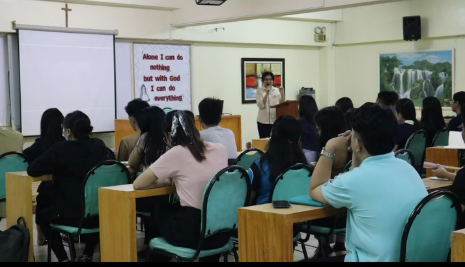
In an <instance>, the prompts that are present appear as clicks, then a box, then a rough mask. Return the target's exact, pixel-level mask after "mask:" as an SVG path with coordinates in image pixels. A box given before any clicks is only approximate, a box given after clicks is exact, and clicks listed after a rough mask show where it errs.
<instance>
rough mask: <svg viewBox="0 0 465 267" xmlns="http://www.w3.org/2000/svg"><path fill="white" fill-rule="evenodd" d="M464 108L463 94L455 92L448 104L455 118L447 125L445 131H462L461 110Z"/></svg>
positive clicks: (464, 98) (464, 96)
mask: <svg viewBox="0 0 465 267" xmlns="http://www.w3.org/2000/svg"><path fill="white" fill-rule="evenodd" d="M463 106H465V92H457V93H455V94H454V97H453V100H452V101H451V102H450V107H451V108H452V111H453V112H455V113H456V114H457V116H456V117H455V118H453V119H452V120H450V121H449V124H447V130H449V131H452V132H461V131H462V113H461V109H462V107H463Z"/></svg>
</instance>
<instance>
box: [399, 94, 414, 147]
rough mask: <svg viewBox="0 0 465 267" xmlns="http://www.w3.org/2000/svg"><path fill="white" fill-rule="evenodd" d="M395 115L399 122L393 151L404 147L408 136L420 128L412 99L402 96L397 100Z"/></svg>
mask: <svg viewBox="0 0 465 267" xmlns="http://www.w3.org/2000/svg"><path fill="white" fill-rule="evenodd" d="M396 117H397V121H398V122H399V123H398V125H397V136H396V146H395V147H394V151H397V150H400V149H404V148H405V145H406V143H407V140H408V139H409V138H410V136H411V135H412V134H413V133H415V132H416V131H418V130H420V123H419V122H418V121H417V113H416V110H415V105H414V104H413V102H412V100H410V99H407V98H402V99H400V100H399V101H397V104H396Z"/></svg>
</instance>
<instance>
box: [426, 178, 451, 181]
mask: <svg viewBox="0 0 465 267" xmlns="http://www.w3.org/2000/svg"><path fill="white" fill-rule="evenodd" d="M430 179H431V180H437V181H446V182H448V181H449V179H445V178H438V177H430Z"/></svg>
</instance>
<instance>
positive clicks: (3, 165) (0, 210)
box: [0, 152, 29, 220]
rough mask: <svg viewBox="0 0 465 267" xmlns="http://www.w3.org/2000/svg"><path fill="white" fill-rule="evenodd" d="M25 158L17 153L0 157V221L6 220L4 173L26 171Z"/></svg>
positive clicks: (26, 163) (9, 153) (26, 162)
mask: <svg viewBox="0 0 465 267" xmlns="http://www.w3.org/2000/svg"><path fill="white" fill-rule="evenodd" d="M28 166H29V163H28V159H27V157H26V156H25V155H24V154H22V153H19V152H8V153H5V154H3V155H1V156H0V220H1V219H2V218H6V204H5V202H6V180H5V179H6V173H7V172H22V171H26V170H27V167H28Z"/></svg>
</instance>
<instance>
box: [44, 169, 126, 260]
mask: <svg viewBox="0 0 465 267" xmlns="http://www.w3.org/2000/svg"><path fill="white" fill-rule="evenodd" d="M130 179H131V177H130V174H129V171H128V168H126V166H124V165H123V164H121V163H120V162H117V161H113V160H108V161H104V162H102V163H100V164H99V165H97V166H96V167H94V168H93V169H92V170H90V171H89V172H88V173H87V175H86V177H85V179H84V183H83V184H82V198H81V200H82V202H81V203H82V215H81V222H80V226H79V227H71V226H66V225H58V224H51V225H50V226H51V229H52V231H57V232H59V233H62V234H65V235H67V236H68V241H69V250H70V254H71V255H70V256H71V261H75V260H76V250H75V248H74V242H73V236H75V235H77V236H78V235H86V234H95V233H99V232H100V229H99V228H94V229H85V228H83V227H82V224H83V222H84V220H85V219H86V218H90V217H93V216H98V215H99V205H98V204H99V199H98V189H99V188H101V187H110V186H118V185H125V184H129V182H130ZM51 243H52V240H51V236H50V237H49V239H48V261H49V262H50V261H51V246H50V244H51Z"/></svg>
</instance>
